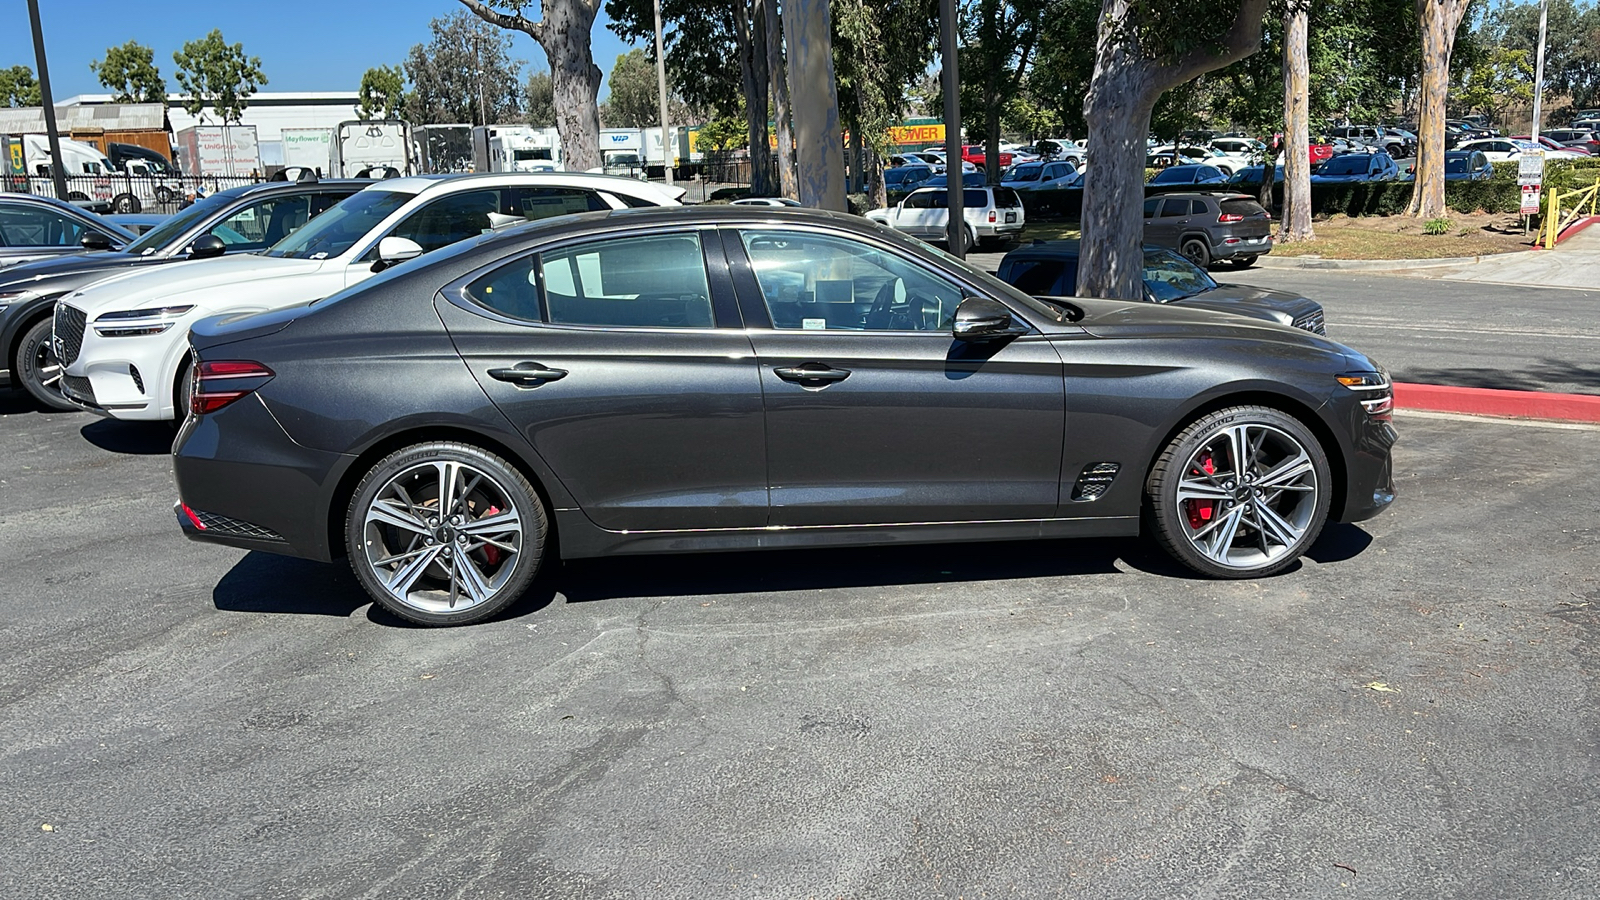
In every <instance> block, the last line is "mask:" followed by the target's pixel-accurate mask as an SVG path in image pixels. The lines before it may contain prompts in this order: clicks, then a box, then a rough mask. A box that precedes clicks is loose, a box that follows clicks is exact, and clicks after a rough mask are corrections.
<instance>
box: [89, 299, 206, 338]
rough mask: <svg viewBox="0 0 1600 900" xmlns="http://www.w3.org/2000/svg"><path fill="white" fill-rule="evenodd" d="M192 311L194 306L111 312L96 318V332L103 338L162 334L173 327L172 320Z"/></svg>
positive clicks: (157, 307)
mask: <svg viewBox="0 0 1600 900" xmlns="http://www.w3.org/2000/svg"><path fill="white" fill-rule="evenodd" d="M191 309H194V305H193V304H189V305H187V306H156V307H151V308H149V309H128V310H123V311H121V312H109V313H106V314H105V315H102V316H98V317H96V318H95V320H94V332H95V334H98V335H100V336H101V337H139V336H142V335H149V334H160V333H161V332H163V331H166V330H167V329H169V328H171V327H172V320H174V319H176V318H178V317H179V316H181V315H183V314H184V313H186V312H188V311H189V310H191ZM124 323H125V324H124Z"/></svg>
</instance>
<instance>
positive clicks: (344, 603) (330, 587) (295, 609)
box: [211, 552, 401, 624]
mask: <svg viewBox="0 0 1600 900" xmlns="http://www.w3.org/2000/svg"><path fill="white" fill-rule="evenodd" d="M211 602H212V603H213V604H214V605H215V606H216V607H217V609H223V610H228V611H230V612H255V613H289V614H291V615H301V616H339V617H341V618H349V616H350V614H351V613H353V612H355V611H356V610H358V609H360V608H361V607H363V606H365V605H367V604H368V603H370V602H372V601H371V599H370V598H369V597H368V596H367V592H366V591H364V590H362V589H361V585H360V584H357V583H356V576H355V574H354V573H352V572H351V571H350V567H349V566H347V565H345V564H344V563H342V562H339V563H319V562H312V561H310V560H305V559H294V558H292V557H288V556H277V555H274V554H271V553H256V552H252V553H250V554H248V555H246V556H245V558H244V559H241V560H239V562H238V563H237V564H236V565H234V567H233V568H232V569H229V570H228V574H226V575H224V576H222V580H221V581H219V582H217V586H216V587H215V588H212V590H211ZM380 615H383V619H382V621H383V622H384V624H401V623H399V622H398V620H394V621H393V622H391V621H390V617H388V616H387V615H384V614H382V613H380Z"/></svg>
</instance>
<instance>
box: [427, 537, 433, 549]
mask: <svg viewBox="0 0 1600 900" xmlns="http://www.w3.org/2000/svg"><path fill="white" fill-rule="evenodd" d="M427 540H428V546H430V547H431V546H433V538H428V539H427Z"/></svg>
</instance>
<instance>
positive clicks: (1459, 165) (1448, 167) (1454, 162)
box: [1444, 156, 1470, 175]
mask: <svg viewBox="0 0 1600 900" xmlns="http://www.w3.org/2000/svg"><path fill="white" fill-rule="evenodd" d="M1468 171H1470V170H1469V169H1468V168H1467V158H1466V157H1465V156H1447V157H1445V160H1444V173H1445V174H1446V175H1465V174H1466V173H1467V172H1468Z"/></svg>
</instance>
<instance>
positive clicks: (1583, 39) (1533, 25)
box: [1479, 0, 1600, 108]
mask: <svg viewBox="0 0 1600 900" xmlns="http://www.w3.org/2000/svg"><path fill="white" fill-rule="evenodd" d="M1547 26H1548V34H1547V35H1546V37H1545V61H1544V77H1545V91H1546V93H1545V102H1546V104H1547V108H1548V104H1549V102H1550V100H1551V94H1552V93H1554V94H1558V95H1562V94H1564V95H1566V96H1567V97H1569V98H1570V99H1571V101H1572V105H1573V106H1575V107H1592V106H1597V105H1600V4H1596V3H1592V2H1591V3H1588V4H1586V5H1580V4H1579V2H1578V0H1549V7H1548V22H1547ZM1479 34H1480V35H1481V39H1482V40H1483V41H1484V42H1486V43H1489V44H1493V45H1498V46H1502V47H1505V48H1508V49H1513V50H1522V51H1525V52H1526V53H1528V54H1529V57H1530V58H1531V57H1532V55H1533V54H1534V52H1535V50H1536V48H1537V47H1538V46H1539V3H1538V0H1523V2H1520V3H1511V2H1507V3H1504V4H1501V5H1498V6H1495V7H1493V8H1492V9H1490V10H1489V12H1488V14H1487V15H1486V16H1484V18H1483V22H1482V25H1481V26H1480V28H1479Z"/></svg>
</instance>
